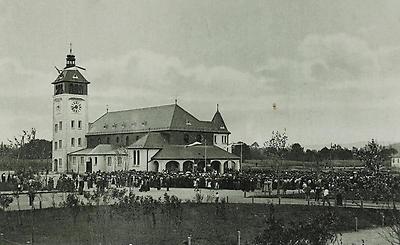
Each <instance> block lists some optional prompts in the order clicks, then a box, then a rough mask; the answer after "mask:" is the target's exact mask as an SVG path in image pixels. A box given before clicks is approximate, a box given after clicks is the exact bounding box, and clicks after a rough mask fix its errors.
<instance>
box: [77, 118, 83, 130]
mask: <svg viewBox="0 0 400 245" xmlns="http://www.w3.org/2000/svg"><path fill="white" fill-rule="evenodd" d="M78 129H82V121H81V120H79V121H78Z"/></svg>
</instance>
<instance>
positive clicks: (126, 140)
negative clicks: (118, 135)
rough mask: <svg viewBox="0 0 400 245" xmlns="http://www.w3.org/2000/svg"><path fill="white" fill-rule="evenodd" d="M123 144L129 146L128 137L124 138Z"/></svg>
mask: <svg viewBox="0 0 400 245" xmlns="http://www.w3.org/2000/svg"><path fill="white" fill-rule="evenodd" d="M125 144H126V145H127V146H128V145H129V136H126V138H125Z"/></svg>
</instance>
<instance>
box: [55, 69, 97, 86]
mask: <svg viewBox="0 0 400 245" xmlns="http://www.w3.org/2000/svg"><path fill="white" fill-rule="evenodd" d="M62 82H74V83H85V84H89V83H90V82H88V81H87V80H86V78H85V77H84V76H83V75H82V73H81V72H80V71H79V70H78V68H76V67H70V68H65V69H63V70H62V71H61V73H60V74H59V75H58V77H57V78H56V80H55V81H54V82H52V84H57V83H62Z"/></svg>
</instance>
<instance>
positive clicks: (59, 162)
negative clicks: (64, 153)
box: [58, 158, 62, 168]
mask: <svg viewBox="0 0 400 245" xmlns="http://www.w3.org/2000/svg"><path fill="white" fill-rule="evenodd" d="M58 167H59V168H62V158H60V159H58Z"/></svg>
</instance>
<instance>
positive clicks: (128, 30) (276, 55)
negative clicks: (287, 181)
mask: <svg viewBox="0 0 400 245" xmlns="http://www.w3.org/2000/svg"><path fill="white" fill-rule="evenodd" d="M0 8H1V9H2V14H1V15H0V37H1V38H0V86H1V89H0V141H4V142H5V143H6V142H7V139H8V138H10V139H12V138H14V136H18V135H21V133H22V130H26V129H30V128H32V127H34V128H36V129H37V137H38V138H44V139H48V140H51V130H52V121H51V120H52V96H53V88H52V85H51V82H53V81H54V80H55V78H56V77H57V71H56V70H55V69H54V66H57V67H59V68H63V67H64V66H65V56H66V54H67V53H68V50H69V43H70V42H71V43H72V47H73V53H74V54H75V55H76V57H77V64H78V65H80V66H83V67H85V68H86V69H87V70H86V71H85V72H83V74H84V76H85V77H86V79H87V80H89V81H90V82H91V84H90V88H89V119H90V121H94V120H95V119H97V118H98V117H99V116H101V115H102V114H103V113H105V111H106V107H107V105H108V106H109V108H110V110H111V111H115V110H123V109H133V108H141V107H148V106H156V105H164V104H172V103H174V100H175V99H177V100H178V104H179V105H180V106H182V107H183V108H184V109H186V110H188V111H189V112H190V113H192V114H193V115H195V116H196V117H197V118H199V119H200V120H211V118H212V116H213V115H214V113H215V111H216V104H219V110H220V112H221V113H222V116H223V117H224V120H225V122H226V124H227V127H228V129H229V130H230V131H231V133H232V135H231V138H230V140H231V142H235V141H239V140H241V141H244V142H247V143H249V144H251V143H253V142H255V141H257V142H258V143H259V144H260V145H263V143H264V142H265V141H266V140H268V139H269V138H270V137H271V132H272V131H274V130H278V131H284V130H286V133H287V135H288V137H289V142H292V143H294V142H299V143H300V144H302V145H323V144H330V143H339V144H345V143H351V142H359V141H368V140H370V139H372V138H375V139H377V140H378V141H381V142H400V117H399V115H400V11H398V10H399V9H400V1H397V0H393V1H376V0H352V1H348V0H346V1H341V0H337V1H323V0H320V1H316V0H315V1H311V0H303V1H285V0H278V1H272V0H271V1H265V0H262V1H257V0H254V1H247V0H245V1H227V0H226V1H223V0H221V1H212V0H202V1H197V0H194V1H191V0H182V1H178V0H176V1H173V0H171V1H165V0H160V1H152V0H146V1H145V0H143V1H131V0H129V1H128V0H127V1H122V0H120V1H106V0H104V1H103V0H90V1H67V0H66V1H53V0H43V1H28V0H26V1H13V0H0ZM273 105H276V106H273Z"/></svg>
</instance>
